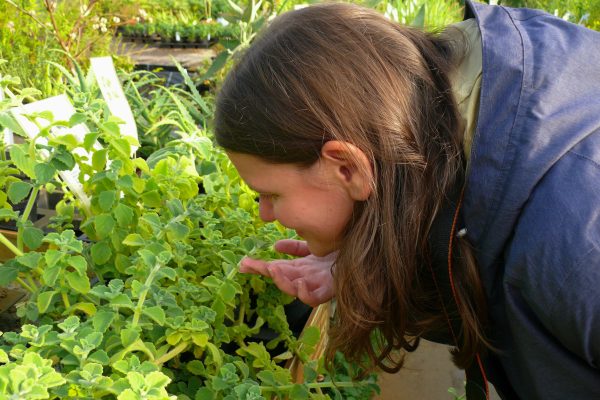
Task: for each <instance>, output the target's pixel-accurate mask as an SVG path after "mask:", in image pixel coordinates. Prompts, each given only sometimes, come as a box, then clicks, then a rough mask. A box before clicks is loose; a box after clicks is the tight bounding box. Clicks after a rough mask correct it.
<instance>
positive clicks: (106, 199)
mask: <svg viewBox="0 0 600 400" xmlns="http://www.w3.org/2000/svg"><path fill="white" fill-rule="evenodd" d="M116 198H117V196H116V193H115V191H114V190H105V191H103V192H101V193H100V194H99V195H98V205H99V206H100V208H101V209H102V211H104V212H108V211H110V210H112V208H113V205H114V204H115V200H116Z"/></svg>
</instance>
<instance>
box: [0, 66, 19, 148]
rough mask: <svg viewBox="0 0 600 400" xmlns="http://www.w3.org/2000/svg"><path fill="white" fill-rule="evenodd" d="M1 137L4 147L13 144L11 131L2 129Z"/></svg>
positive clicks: (0, 88) (2, 90) (1, 93)
mask: <svg viewBox="0 0 600 400" xmlns="http://www.w3.org/2000/svg"><path fill="white" fill-rule="evenodd" d="M0 78H2V75H0ZM0 100H4V89H3V88H2V87H0ZM2 136H3V143H4V145H5V146H6V145H9V144H14V143H15V138H14V136H13V133H12V132H11V131H9V130H8V128H4V130H3V131H2Z"/></svg>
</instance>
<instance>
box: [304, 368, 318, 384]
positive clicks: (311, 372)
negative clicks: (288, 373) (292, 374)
mask: <svg viewBox="0 0 600 400" xmlns="http://www.w3.org/2000/svg"><path fill="white" fill-rule="evenodd" d="M317 376H318V374H317V371H315V369H314V368H313V367H311V366H310V365H308V364H305V365H304V382H314V381H315V380H316V379H317Z"/></svg>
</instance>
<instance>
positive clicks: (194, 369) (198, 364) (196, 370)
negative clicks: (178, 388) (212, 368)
mask: <svg viewBox="0 0 600 400" xmlns="http://www.w3.org/2000/svg"><path fill="white" fill-rule="evenodd" d="M185 368H186V369H187V370H188V371H190V372H191V373H192V374H194V375H199V376H202V375H204V374H206V368H204V364H202V361H200V360H192V361H189V362H188V363H187V364H186V366H185Z"/></svg>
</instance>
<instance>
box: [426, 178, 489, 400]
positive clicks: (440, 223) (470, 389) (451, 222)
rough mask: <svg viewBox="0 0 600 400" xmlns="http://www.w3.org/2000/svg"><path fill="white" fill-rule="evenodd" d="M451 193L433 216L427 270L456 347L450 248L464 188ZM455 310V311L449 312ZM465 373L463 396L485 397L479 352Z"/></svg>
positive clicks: (471, 399)
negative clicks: (429, 266)
mask: <svg viewBox="0 0 600 400" xmlns="http://www.w3.org/2000/svg"><path fill="white" fill-rule="evenodd" d="M456 186H457V187H456V188H455V190H454V193H452V194H451V196H450V198H449V199H448V201H447V203H446V205H445V206H444V207H443V208H442V210H440V212H439V213H438V215H437V216H436V218H435V221H434V223H433V226H432V227H431V231H430V234H429V245H430V251H431V274H432V278H433V282H434V285H435V288H436V289H437V292H438V295H439V298H440V302H441V305H442V311H443V312H444V314H445V317H446V320H447V322H448V330H449V333H450V339H451V341H452V344H453V345H454V346H456V347H457V348H458V347H459V343H458V337H459V335H460V332H461V329H462V326H461V325H462V324H461V319H460V315H458V312H457V309H458V303H459V299H458V297H457V295H456V291H455V285H454V280H453V274H452V268H453V263H452V262H453V259H454V258H455V257H454V256H453V253H452V251H453V248H454V239H455V237H456V235H457V226H460V225H459V221H460V206H461V204H462V198H463V193H464V190H463V189H462V185H461V184H457V185H456ZM454 310H456V312H452V311H454ZM465 373H466V377H467V383H466V388H465V389H466V395H467V400H489V398H490V397H489V387H488V382H487V378H486V374H485V370H484V368H483V363H482V361H481V358H480V356H479V354H477V356H476V359H475V360H474V362H473V363H471V365H470V366H469V367H468V368H467V369H466V371H465Z"/></svg>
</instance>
